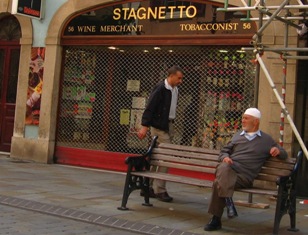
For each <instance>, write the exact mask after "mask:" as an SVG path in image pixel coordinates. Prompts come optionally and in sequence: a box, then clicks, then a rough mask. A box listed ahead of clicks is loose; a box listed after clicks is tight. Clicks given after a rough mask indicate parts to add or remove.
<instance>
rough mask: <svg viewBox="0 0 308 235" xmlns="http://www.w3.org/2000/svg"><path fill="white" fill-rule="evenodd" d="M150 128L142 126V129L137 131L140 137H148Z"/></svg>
mask: <svg viewBox="0 0 308 235" xmlns="http://www.w3.org/2000/svg"><path fill="white" fill-rule="evenodd" d="M148 129H149V128H148V127H147V126H142V127H141V129H140V130H139V131H138V133H137V135H138V138H139V139H143V138H144V137H146V135H147V132H148Z"/></svg>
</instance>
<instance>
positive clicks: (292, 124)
mask: <svg viewBox="0 0 308 235" xmlns="http://www.w3.org/2000/svg"><path fill="white" fill-rule="evenodd" d="M256 58H257V60H258V62H259V64H260V67H261V68H262V71H263V72H264V74H265V77H266V78H267V81H268V82H269V84H270V86H271V88H272V89H273V92H274V94H275V96H276V98H277V100H278V102H279V104H280V107H281V108H282V110H283V112H284V114H285V116H286V117H287V119H288V121H289V123H290V126H291V128H292V130H293V132H294V134H295V137H296V139H297V140H298V142H299V145H300V146H301V148H302V150H303V152H304V154H305V156H306V158H307V159H308V151H307V148H306V146H305V144H304V142H303V140H302V138H301V136H300V134H299V132H298V130H297V128H296V126H295V124H294V122H293V120H292V118H291V116H290V114H289V111H288V109H287V107H286V105H285V104H284V103H283V101H282V99H281V97H280V95H279V93H278V91H277V89H276V86H275V84H274V82H273V80H272V78H271V76H270V74H269V72H268V70H267V69H266V66H265V64H264V62H263V60H262V58H261V55H260V54H259V53H257V54H256Z"/></svg>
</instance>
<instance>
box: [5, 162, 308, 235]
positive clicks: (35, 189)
mask: <svg viewBox="0 0 308 235" xmlns="http://www.w3.org/2000/svg"><path fill="white" fill-rule="evenodd" d="M124 180H125V174H124V173H116V172H108V171H103V170H94V169H86V168H77V167H71V166H65V165H58V164H49V165H47V164H38V163H32V162H23V161H18V160H15V159H11V158H8V157H1V156H0V210H1V213H0V231H1V232H0V234H1V235H2V234H10V235H15V234H16V235H21V234H22V235H28V234H29V235H30V234H31V235H32V234H35V235H36V234H37V235H44V234H51V235H54V234H65V235H67V234H76V235H77V234H91V235H95V234H120V235H122V234H128V235H130V234H138V233H140V234H153V235H156V234H157V235H158V234H159V235H177V234H181V235H193V234H212V235H217V234H228V235H238V234H251V235H255V234H256V235H257V234H262V235H270V234H272V228H273V222H274V212H275V201H273V200H270V198H269V197H266V196H258V195H255V196H254V201H258V202H261V203H267V204H269V205H270V208H269V209H253V208H247V207H238V208H237V209H238V213H239V217H237V218H235V219H232V220H230V219H227V218H226V216H225V215H224V216H223V218H222V223H223V228H222V229H221V230H219V231H216V232H205V231H203V226H204V224H205V223H207V222H208V220H209V219H210V216H209V215H208V214H207V212H206V211H207V206H208V201H209V198H210V192H211V191H210V190H206V189H202V188H197V187H191V186H187V185H181V184H175V183H168V184H167V187H168V191H169V193H170V195H171V196H173V197H174V201H173V202H172V203H164V202H160V201H158V200H155V199H151V203H153V207H144V206H142V202H143V199H142V198H141V197H140V196H139V192H133V193H132V194H131V195H130V198H129V201H128V204H127V206H128V207H129V208H130V210H128V211H120V210H118V209H117V207H118V206H120V205H121V199H122V193H123V185H124ZM234 199H235V200H247V194H242V193H236V195H235V196H234ZM299 201H300V199H299V200H298V203H297V214H296V216H297V222H296V225H297V227H298V228H299V229H300V231H299V232H296V233H294V232H290V231H288V230H287V229H288V227H289V218H288V216H284V218H283V219H282V221H281V225H280V229H279V234H280V235H304V234H308V223H307V221H308V205H307V204H300V203H299Z"/></svg>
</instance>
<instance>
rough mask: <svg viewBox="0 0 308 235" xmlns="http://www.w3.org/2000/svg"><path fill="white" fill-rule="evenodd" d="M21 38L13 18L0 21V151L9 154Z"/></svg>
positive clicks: (9, 17)
mask: <svg viewBox="0 0 308 235" xmlns="http://www.w3.org/2000/svg"><path fill="white" fill-rule="evenodd" d="M20 36H21V30H20V25H19V23H18V21H17V19H16V18H15V17H14V16H11V15H8V16H7V17H3V18H2V19H1V20H0V151H1V152H9V151H10V148H11V138H12V136H13V129H14V116H15V105H16V93H17V81H18V68H19V56H20V45H19V39H20Z"/></svg>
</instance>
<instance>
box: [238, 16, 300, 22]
mask: <svg viewBox="0 0 308 235" xmlns="http://www.w3.org/2000/svg"><path fill="white" fill-rule="evenodd" d="M249 19H250V20H252V21H258V20H259V18H256V17H255V18H249ZM281 19H284V20H304V19H306V18H305V17H303V16H288V17H281ZM263 20H269V17H264V18H263ZM241 21H245V18H243V19H241Z"/></svg>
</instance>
